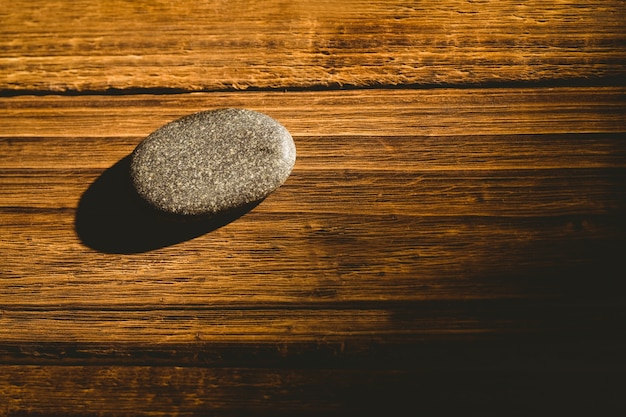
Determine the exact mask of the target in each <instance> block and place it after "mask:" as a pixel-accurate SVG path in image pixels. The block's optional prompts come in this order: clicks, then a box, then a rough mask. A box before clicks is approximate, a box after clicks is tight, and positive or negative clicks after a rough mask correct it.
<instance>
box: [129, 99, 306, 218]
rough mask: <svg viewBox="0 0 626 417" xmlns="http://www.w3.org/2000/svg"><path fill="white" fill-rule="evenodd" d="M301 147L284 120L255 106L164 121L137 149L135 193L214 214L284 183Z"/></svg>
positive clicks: (166, 205)
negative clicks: (275, 117) (249, 108)
mask: <svg viewBox="0 0 626 417" xmlns="http://www.w3.org/2000/svg"><path fill="white" fill-rule="evenodd" d="M295 161H296V147H295V144H294V142H293V139H292V137H291V135H290V134H289V132H288V131H287V129H285V128H284V127H283V126H282V125H281V124H280V123H278V122H277V121H276V120H274V119H272V118H271V117H269V116H266V115H264V114H262V113H258V112H255V111H251V110H243V109H221V110H213V111H205V112H200V113H195V114H191V115H189V116H185V117H183V118H181V119H178V120H175V121H173V122H171V123H168V124H166V125H165V126H163V127H161V128H160V129H158V130H156V131H155V132H153V133H152V134H150V135H149V136H148V137H147V138H146V139H145V140H144V141H143V142H141V143H140V144H139V145H138V146H137V148H136V149H135V151H134V152H133V154H132V156H131V165H130V175H131V179H132V182H133V185H134V187H135V189H136V190H137V193H138V194H139V195H140V196H141V197H142V198H143V199H144V200H146V201H147V202H148V203H149V204H150V205H152V206H153V207H155V208H157V209H158V210H161V211H163V212H166V213H171V214H179V215H189V216H193V215H211V214H218V213H221V212H224V211H226V210H230V209H235V208H238V207H241V206H244V205H246V204H251V203H254V202H257V201H260V200H262V199H263V198H265V197H267V196H268V195H269V194H270V193H271V192H272V191H274V190H275V189H276V188H278V187H279V186H280V185H281V184H283V183H284V182H285V180H286V179H287V177H288V176H289V174H290V173H291V170H292V168H293V166H294V163H295Z"/></svg>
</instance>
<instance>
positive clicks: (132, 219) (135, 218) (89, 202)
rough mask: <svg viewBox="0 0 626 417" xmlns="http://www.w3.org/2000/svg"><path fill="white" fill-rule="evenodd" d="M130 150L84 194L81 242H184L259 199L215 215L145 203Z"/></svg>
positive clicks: (130, 246)
mask: <svg viewBox="0 0 626 417" xmlns="http://www.w3.org/2000/svg"><path fill="white" fill-rule="evenodd" d="M129 168H130V155H128V156H126V157H125V158H123V159H121V160H120V161H118V162H117V163H116V164H115V165H113V166H112V167H110V168H108V169H107V170H106V171H105V172H103V173H102V175H100V177H98V178H97V179H96V180H95V181H94V182H93V183H92V184H91V185H90V186H89V188H88V189H87V191H85V192H84V193H83V195H82V196H81V199H80V202H79V204H78V209H77V211H76V217H75V223H74V225H75V230H76V233H77V235H78V237H79V238H80V240H81V241H82V243H83V244H84V245H86V246H88V247H90V248H92V249H95V250H97V251H99V252H103V253H123V254H131V253H141V252H148V251H151V250H155V249H159V248H163V247H166V246H171V245H175V244H177V243H180V242H184V241H187V240H190V239H193V238H196V237H198V236H201V235H203V234H206V233H208V232H211V231H213V230H216V229H218V228H220V227H222V226H225V225H226V224H228V223H230V222H232V221H234V220H236V219H238V218H239V217H241V216H243V215H244V214H246V213H247V212H249V211H250V210H252V209H253V208H254V207H256V206H257V205H258V204H259V203H260V201H258V202H254V203H251V204H248V205H245V206H242V207H239V208H237V209H233V210H231V211H228V212H225V213H222V214H219V215H214V216H185V217H183V216H171V215H167V214H164V213H161V212H159V211H157V210H155V209H153V208H152V207H150V206H149V205H148V204H146V203H145V202H144V201H143V200H142V199H141V198H140V197H139V196H138V195H137V193H136V192H135V190H134V188H133V186H132V183H131V180H130V174H129Z"/></svg>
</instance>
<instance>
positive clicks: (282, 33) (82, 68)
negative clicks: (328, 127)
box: [0, 0, 626, 93]
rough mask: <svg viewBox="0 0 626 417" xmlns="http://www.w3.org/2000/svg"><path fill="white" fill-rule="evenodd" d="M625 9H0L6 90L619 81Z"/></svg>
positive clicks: (447, 2) (27, 3) (292, 5)
mask: <svg viewBox="0 0 626 417" xmlns="http://www.w3.org/2000/svg"><path fill="white" fill-rule="evenodd" d="M625 16H626V5H625V4H624V2H623V1H620V0H594V1H589V0H585V1H582V0H576V1H572V0H558V1H551V2H545V1H540V0H533V1H524V2H520V1H517V0H507V1H499V2H489V3H486V2H484V1H467V2H458V1H453V0H440V1H428V2H419V3H415V4H407V3H406V2H403V1H363V0H349V1H341V2H336V1H334V0H319V1H315V2H310V1H306V0H299V1H291V2H282V1H270V2H263V3H262V4H260V3H259V2H256V1H238V2H236V3H235V4H234V3H232V2H218V1H207V2H196V1H185V2H180V1H179V2H164V1H160V2H156V3H155V2H152V1H150V2H148V1H140V2H127V1H87V0H80V1H73V2H72V3H71V4H67V2H64V1H59V0H56V1H50V0H47V1H32V0H16V1H13V2H11V6H10V7H3V8H2V10H1V11H0V22H1V23H2V24H1V25H0V90H3V91H4V92H5V93H10V92H11V91H13V92H19V91H28V90H32V91H41V92H48V91H86V90H90V91H105V90H110V89H137V88H139V89H181V90H184V91H198V90H222V89H246V88H288V87H306V88H309V87H328V86H335V87H336V86H359V87H362V86H381V85H382V86H391V85H414V84H420V85H432V84H481V83H482V84H484V83H494V82H529V81H530V82H546V81H550V80H560V81H564V80H565V81H567V80H569V81H572V80H587V81H588V80H590V79H591V80H593V79H600V78H608V79H614V80H615V79H619V77H623V76H624V75H625V73H624V64H625V62H626V61H625V58H624V57H625V56H626V55H625V52H626V49H625V48H626V31H625V30H624V24H623V23H624V19H625ZM155 34H158V37H157V36H155ZM157 38H158V39H157Z"/></svg>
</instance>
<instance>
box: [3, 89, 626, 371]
mask: <svg viewBox="0 0 626 417" xmlns="http://www.w3.org/2000/svg"><path fill="white" fill-rule="evenodd" d="M480 91H481V94H477V90H472V89H467V90H449V89H441V90H416V91H409V90H402V91H397V90H378V91H366V92H357V91H351V92H317V93H315V94H314V95H311V93H308V92H300V93H295V92H292V93H281V92H271V93H270V92H256V93H251V92H250V93H236V94H234V93H233V94H231V93H229V94H225V93H205V94H190V95H176V96H127V97H110V96H93V97H86V96H85V97H13V98H5V99H3V100H1V101H0V108H2V113H0V114H1V117H2V119H3V123H0V155H2V157H1V159H0V163H1V165H0V184H1V187H0V196H1V199H0V201H1V205H0V222H1V224H2V239H0V254H1V256H2V259H1V260H2V262H0V268H1V269H0V272H1V279H2V288H3V291H2V293H1V294H0V305H1V306H2V315H1V316H0V323H1V324H2V325H1V326H0V342H1V343H2V344H3V346H5V353H4V356H3V357H4V359H3V361H4V363H11V358H13V359H14V360H18V361H35V363H37V361H41V360H43V361H45V360H46V359H45V358H46V357H47V356H46V355H48V356H51V357H57V356H56V354H55V353H54V352H57V351H59V350H58V349H60V350H61V351H64V352H71V349H70V346H71V345H73V346H77V345H78V346H81V347H80V349H79V350H80V351H81V352H85V351H87V352H99V351H100V352H101V351H102V350H103V349H104V347H107V346H108V347H109V349H110V354H105V355H104V357H102V355H101V360H107V361H108V360H112V359H111V358H115V357H117V356H116V355H117V354H118V353H119V352H120V351H123V350H124V349H125V346H127V345H132V346H135V347H134V348H132V349H130V353H129V355H130V356H129V357H130V358H135V357H138V356H137V355H139V356H140V353H139V350H137V349H138V348H137V347H136V346H137V344H138V343H139V344H141V345H142V346H144V347H150V348H151V349H156V350H158V349H159V348H160V347H161V348H163V347H165V346H170V348H171V349H174V350H177V351H179V352H181V354H180V355H182V356H180V357H179V359H177V360H180V361H188V360H190V359H189V358H190V357H193V354H192V353H191V352H192V350H193V348H190V347H189V346H194V345H193V344H194V343H198V342H204V343H209V344H210V345H211V346H216V345H219V344H220V343H222V344H223V343H226V344H227V345H226V346H227V348H224V349H226V350H228V349H233V348H235V347H237V346H238V348H239V349H244V351H246V349H248V350H249V351H252V352H255V351H258V350H259V349H261V348H262V347H263V346H268V345H269V346H273V345H275V344H276V343H284V344H287V346H294V345H298V344H300V345H301V346H302V347H301V349H302V350H303V351H305V352H309V353H310V354H311V355H313V357H315V355H317V354H320V352H319V343H320V342H322V341H323V342H325V343H333V344H334V346H336V345H340V344H345V343H357V344H358V342H359V341H361V342H363V340H378V342H377V343H378V344H379V345H381V346H395V347H394V348H393V349H400V347H399V346H402V344H403V343H404V344H405V346H413V347H415V346H416V345H415V344H416V343H419V341H420V340H435V339H438V338H440V337H442V336H444V337H451V338H459V337H460V338H461V339H462V340H465V339H464V338H466V337H469V336H470V335H471V337H473V338H479V339H481V338H484V337H488V336H489V335H494V334H495V335H500V336H504V335H511V334H526V335H528V337H530V338H531V340H535V342H536V343H539V342H538V341H537V340H541V339H540V338H541V336H540V335H542V334H545V333H550V332H552V333H553V334H559V335H561V336H563V335H568V337H569V338H571V337H573V335H574V334H577V335H579V336H580V335H590V334H596V332H597V331H599V330H598V329H608V328H609V327H610V326H611V325H614V324H615V323H616V322H615V320H618V319H619V318H620V317H623V314H624V310H623V308H621V307H619V305H621V304H620V300H621V298H620V295H619V294H620V293H619V292H617V291H616V290H617V288H616V286H617V284H618V283H619V279H618V277H620V276H622V275H623V273H624V268H623V265H621V262H620V260H621V257H622V256H623V253H624V248H625V247H626V244H625V243H626V242H625V236H626V224H625V223H624V220H623V219H624V213H625V211H626V191H625V189H624V187H623V184H624V183H625V182H626V181H625V179H626V178H625V177H626V144H625V142H624V141H623V140H622V137H623V133H624V132H623V131H624V116H623V115H624V112H623V110H624V97H625V95H624V94H623V93H624V91H623V89H621V88H604V89H601V90H600V93H601V94H599V93H598V91H599V90H598V89H596V88H582V87H581V88H546V89H528V90H522V89H484V90H480ZM207 103H210V104H211V106H215V107H220V106H228V105H242V104H249V105H250V106H251V107H253V108H255V109H257V110H261V111H265V112H267V113H269V114H272V115H274V116H276V117H277V118H278V119H279V120H280V121H281V122H283V123H284V124H285V125H286V126H288V127H289V129H290V130H291V131H292V133H293V134H294V137H295V140H296V143H297V146H298V152H299V156H298V158H299V159H298V162H297V164H296V167H295V170H294V173H293V174H292V176H291V177H290V179H289V180H288V182H287V183H286V184H285V185H284V186H283V187H281V188H280V189H279V190H278V191H277V192H276V193H275V194H273V195H272V196H270V197H269V198H268V199H266V200H265V201H264V202H263V203H262V204H260V205H259V206H258V207H256V208H255V209H254V210H252V211H251V212H249V213H247V214H245V215H244V216H243V217H241V218H239V219H237V220H235V221H233V222H232V223H229V224H217V225H212V224H209V225H204V224H203V225H202V227H201V228H199V230H193V227H195V226H193V227H192V228H191V229H189V228H188V227H183V226H181V225H178V224H175V225H174V226H172V224H170V223H168V222H164V221H163V220H161V219H159V218H154V217H150V216H149V215H148V213H147V212H146V211H144V210H142V209H140V208H137V207H136V206H134V203H133V201H134V200H133V199H132V198H131V197H129V195H128V194H125V192H126V191H125V190H127V184H126V183H125V182H124V175H123V174H124V166H123V161H124V159H123V158H124V157H125V156H126V155H128V153H129V152H130V151H131V150H132V149H133V148H134V146H135V145H136V144H137V143H138V142H139V141H140V140H141V138H142V137H143V136H145V135H147V134H148V133H150V130H151V129H154V128H156V127H158V126H159V125H160V124H162V123H165V122H167V121H169V120H171V118H172V117H176V116H178V115H181V114H182V113H187V112H190V111H194V110H199V109H201V108H203V106H206V104H207ZM383 104H384V105H383ZM147 115H149V117H148V116H147ZM355 115H358V117H355ZM466 116H467V119H465V117H466ZM11 120H13V121H14V122H13V123H10V121H11ZM15 120H17V122H15ZM137 120H139V121H141V123H139V122H138V123H137V125H136V126H135V123H134V121H137ZM454 120H456V122H454ZM329 125H330V126H329ZM340 126H341V128H340ZM381 126H389V128H388V129H381ZM105 127H106V128H105ZM564 132H567V133H564ZM120 161H121V162H120ZM103 172H104V175H102V174H103ZM96 185H97V187H96ZM94 189H95V191H94ZM88 190H91V191H90V193H88V194H85V192H86V191H88ZM86 195H87V196H91V197H89V198H87V200H88V201H87V202H86ZM81 216H82V217H81ZM80 219H87V220H85V222H86V224H87V226H86V229H85V228H81V226H80V225H81V224H84V223H82V222H83V220H80ZM217 226H221V227H217ZM205 228H206V229H205ZM212 229H215V230H212ZM211 230H212V231H211ZM209 231H210V232H209ZM203 232H209V233H206V234H203ZM138 235H141V236H143V237H142V238H139V239H138V238H137V236H138ZM198 235H199V236H198ZM191 237H197V238H195V239H190V238H191ZM168 239H169V240H168ZM168 243H169V244H173V243H178V244H176V245H173V246H171V245H169V244H168ZM133 245H135V246H133ZM150 245H154V246H150ZM149 249H151V250H149ZM124 252H134V253H132V254H128V253H124ZM589 277H593V284H590V281H589ZM587 297H588V298H587ZM531 307H532V309H531V310H530V311H528V309H529V308H531ZM472 311H473V312H476V311H481V312H482V313H480V314H478V315H473V314H474V313H471V312H472ZM573 317H574V318H575V319H572V318H573ZM174 323H175V325H174ZM572 323H576V324H575V325H573V324H572ZM572 326H574V327H572ZM364 338H365V339H364ZM537 338H539V339H537ZM455 340H459V339H455ZM481 340H482V339H481ZM614 342H615V341H614ZM188 343H191V344H192V345H189V346H188V345H186V344H188ZM363 343H365V342H363ZM615 343H621V342H619V339H618V342H615ZM33 344H34V345H35V346H38V347H37V348H36V349H34V350H33V352H39V353H38V354H34V353H33V354H30V353H24V352H28V351H29V350H28V349H26V351H24V349H23V347H24V346H26V345H33ZM59 344H61V345H59ZM365 345H367V343H365ZM609 345H610V344H609ZM11 346H13V347H15V349H13V347H11ZM20 346H21V348H20ZM55 346H56V347H55ZM59 346H61V347H59ZM111 346H113V347H111ZM172 346H175V347H172ZM185 346H186V347H185ZM190 349H192V350H191V351H190ZM594 349H596V351H598V350H602V349H604V348H599V347H598V346H595V345H594ZM366 350H367V349H366ZM41 352H47V353H45V354H44V355H42V354H41ZM316 352H317V353H316ZM372 352H373V351H372ZM370 354H373V353H371V352H370V353H368V354H367V355H370ZM94 355H95V356H96V357H97V356H98V355H96V354H95V353H94ZM367 355H366V356H367ZM80 356H81V355H80V354H78V353H69V354H65V356H64V357H65V359H66V360H79V359H80ZM37 358H39V359H37ZM185 358H186V359H185ZM176 363H177V362H176V360H174V362H173V365H176Z"/></svg>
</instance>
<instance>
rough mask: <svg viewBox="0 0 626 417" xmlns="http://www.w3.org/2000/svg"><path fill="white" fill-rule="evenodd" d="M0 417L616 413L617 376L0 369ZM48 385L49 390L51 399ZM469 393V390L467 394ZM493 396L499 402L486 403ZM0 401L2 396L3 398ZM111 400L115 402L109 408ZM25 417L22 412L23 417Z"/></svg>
mask: <svg viewBox="0 0 626 417" xmlns="http://www.w3.org/2000/svg"><path fill="white" fill-rule="evenodd" d="M0 369H1V370H2V371H3V375H4V376H6V377H7V378H6V379H4V380H2V379H0V399H4V400H6V401H5V402H3V403H2V404H1V405H0V413H1V414H3V415H16V414H17V415H24V414H27V415H40V414H46V415H51V414H52V415H64V416H82V415H86V414H91V413H92V412H93V411H94V410H97V413H98V415H101V416H116V415H150V416H155V415H156V416H161V415H179V416H198V415H207V414H209V415H212V416H234V415H258V416H293V415H298V416H318V415H321V414H323V415H331V416H343V415H345V414H346V413H358V414H359V415H368V416H370V415H372V416H373V415H380V414H381V413H385V412H392V413H394V414H395V413H398V414H402V413H403V412H405V411H406V410H407V409H408V408H409V407H411V406H413V407H416V408H418V409H419V411H420V412H428V413H432V414H439V415H441V414H444V415H449V414H452V413H454V414H456V413H461V412H462V413H469V414H483V413H484V412H485V410H489V411H493V412H494V413H497V414H500V413H504V414H507V415H514V416H522V415H527V414H529V413H530V414H534V413H537V412H538V413H539V414H541V415H550V414H559V413H561V412H571V413H575V414H580V413H583V414H587V413H591V414H593V413H594V412H607V413H612V412H618V413H619V412H621V411H625V410H624V405H623V402H622V401H620V397H621V391H620V389H619V386H618V384H615V383H614V379H612V378H613V377H618V376H619V374H612V373H609V374H597V373H593V372H581V373H575V374H571V375H569V378H568V379H566V380H564V379H563V378H562V377H561V374H559V373H555V372H552V371H545V370H544V371H542V372H540V373H539V374H532V373H528V372H524V371H520V370H516V371H500V372H496V373H493V374H491V375H490V376H489V377H485V376H484V375H480V374H479V375H476V374H475V373H468V372H463V371H461V372H458V371H456V372H454V371H453V372H433V371H432V370H426V371H424V370H422V371H419V370H396V371H393V372H389V371H381V370H371V369H370V370H358V369H357V370H351V369H343V370H337V369H305V370H302V369H274V368H271V369H264V368H261V369H258V368H257V369H255V368H248V369H237V368H234V369H213V368H189V367H182V368H181V367H147V366H144V367H141V366H134V367H116V366H97V367H92V366H87V367H83V366H52V367H38V366H11V367H1V368H0ZM51 386H53V387H55V388H56V389H55V390H54V391H51V390H50V387H51ZM468 387H472V389H468ZM493 392H498V393H499V394H500V395H497V396H492V395H491V393H493ZM3 393H7V395H4V398H3ZM112 399H114V400H112ZM25 410H28V412H26V413H25Z"/></svg>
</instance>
